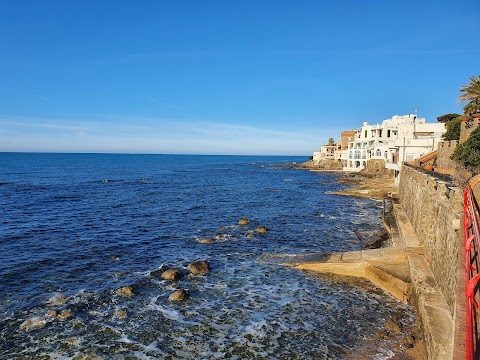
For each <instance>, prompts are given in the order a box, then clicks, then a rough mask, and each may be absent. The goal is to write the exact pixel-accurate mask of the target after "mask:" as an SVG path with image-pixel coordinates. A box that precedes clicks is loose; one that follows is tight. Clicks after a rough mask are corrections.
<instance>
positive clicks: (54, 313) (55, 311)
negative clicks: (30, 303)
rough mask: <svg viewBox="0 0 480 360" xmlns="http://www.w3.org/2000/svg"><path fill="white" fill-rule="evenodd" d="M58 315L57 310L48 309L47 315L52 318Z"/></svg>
mask: <svg viewBox="0 0 480 360" xmlns="http://www.w3.org/2000/svg"><path fill="white" fill-rule="evenodd" d="M57 315H58V312H57V310H50V311H47V313H46V314H45V316H46V317H50V318H54V317H57Z"/></svg>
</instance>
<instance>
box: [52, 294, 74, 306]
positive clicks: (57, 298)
mask: <svg viewBox="0 0 480 360" xmlns="http://www.w3.org/2000/svg"><path fill="white" fill-rule="evenodd" d="M68 299H69V297H68V296H67V295H63V294H60V295H54V296H52V297H51V298H50V299H48V301H47V305H49V306H62V305H64V304H65V303H66V302H67V301H68Z"/></svg>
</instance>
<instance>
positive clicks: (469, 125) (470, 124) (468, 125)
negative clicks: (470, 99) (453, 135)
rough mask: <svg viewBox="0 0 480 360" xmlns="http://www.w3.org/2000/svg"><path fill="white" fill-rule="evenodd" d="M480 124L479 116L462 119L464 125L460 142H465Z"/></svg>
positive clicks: (461, 129)
mask: <svg viewBox="0 0 480 360" xmlns="http://www.w3.org/2000/svg"><path fill="white" fill-rule="evenodd" d="M478 125H480V119H479V118H473V117H472V118H470V119H468V120H464V121H462V127H461V128H460V144H461V143H463V142H465V140H467V139H468V138H469V136H470V134H471V133H472V132H473V130H475V129H476V128H477V126H478Z"/></svg>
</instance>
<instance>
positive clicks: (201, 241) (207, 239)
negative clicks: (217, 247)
mask: <svg viewBox="0 0 480 360" xmlns="http://www.w3.org/2000/svg"><path fill="white" fill-rule="evenodd" d="M214 241H215V240H214V239H213V238H204V239H200V240H198V242H199V243H200V244H211V243H213V242H214Z"/></svg>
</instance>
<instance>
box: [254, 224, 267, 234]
mask: <svg viewBox="0 0 480 360" xmlns="http://www.w3.org/2000/svg"><path fill="white" fill-rule="evenodd" d="M255 231H256V232H257V233H259V234H266V233H267V232H268V229H267V228H266V227H265V226H259V227H258V228H256V229H255Z"/></svg>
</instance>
